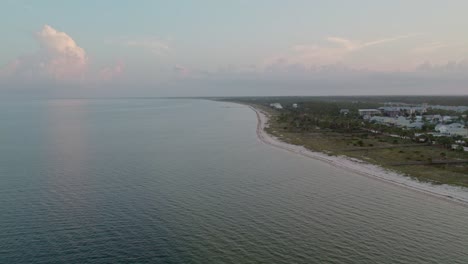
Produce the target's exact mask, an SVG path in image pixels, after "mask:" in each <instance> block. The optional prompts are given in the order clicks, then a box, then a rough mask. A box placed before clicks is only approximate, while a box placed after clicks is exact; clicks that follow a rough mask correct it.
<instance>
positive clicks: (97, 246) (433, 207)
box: [0, 99, 468, 263]
mask: <svg viewBox="0 0 468 264" xmlns="http://www.w3.org/2000/svg"><path fill="white" fill-rule="evenodd" d="M0 122H1V131H0V234H1V235H0V263H119V262H121V263H129V262H134V263H145V262H146V263H319V262H327V263H468V227H467V225H466V223H467V222H468V208H466V207H463V206H461V205H459V204H456V203H451V202H448V201H445V200H441V199H438V198H435V197H432V196H429V195H425V194H421V193H418V192H415V191H411V190H408V189H404V188H401V187H397V186H394V185H391V184H387V183H384V182H381V181H377V180H372V179H369V178H366V177H363V176H359V175H356V174H353V173H350V172H346V171H344V170H342V169H339V168H335V167H332V166H330V165H328V164H326V163H323V162H320V161H315V160H310V159H308V158H305V157H301V156H298V155H295V154H293V153H288V152H286V151H282V150H279V149H276V148H274V147H271V146H269V145H266V144H263V143H262V142H260V141H259V140H258V139H257V137H256V133H255V128H256V122H257V120H256V117H255V114H254V113H253V112H252V111H251V110H250V109H248V108H247V107H243V106H239V105H235V104H229V103H220V102H211V101H203V100H163V99H108V100H84V99H83V100H29V101H2V102H1V105H0Z"/></svg>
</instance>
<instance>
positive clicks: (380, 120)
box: [369, 116, 424, 129]
mask: <svg viewBox="0 0 468 264" xmlns="http://www.w3.org/2000/svg"><path fill="white" fill-rule="evenodd" d="M369 121H371V122H374V123H377V124H382V125H386V126H396V127H401V128H407V129H421V128H422V127H423V126H424V123H423V122H420V121H415V122H412V121H411V119H408V118H406V117H404V116H399V117H387V116H373V117H371V118H370V120H369Z"/></svg>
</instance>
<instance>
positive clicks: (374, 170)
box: [247, 105, 468, 207]
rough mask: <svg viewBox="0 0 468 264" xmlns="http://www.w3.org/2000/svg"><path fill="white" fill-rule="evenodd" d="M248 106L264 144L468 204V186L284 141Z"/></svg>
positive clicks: (265, 117) (265, 115) (260, 113)
mask: <svg viewBox="0 0 468 264" xmlns="http://www.w3.org/2000/svg"><path fill="white" fill-rule="evenodd" d="M247 106H248V107H249V108H250V109H251V110H253V111H254V112H255V114H256V116H257V128H256V133H257V138H258V139H259V140H260V141H261V142H263V143H264V144H267V145H270V146H272V147H276V148H279V149H282V150H285V151H288V152H291V153H294V154H297V155H301V156H303V157H307V158H311V159H314V160H319V161H322V162H326V163H327V164H329V165H331V166H333V167H337V168H340V169H343V170H346V171H350V172H353V173H355V174H358V175H361V176H364V177H368V178H371V179H374V180H379V181H382V182H386V183H389V184H393V185H396V186H400V187H403V188H407V189H411V190H414V191H418V192H421V193H424V194H426V195H431V196H434V197H437V198H440V199H443V200H447V201H451V202H456V203H457V204H461V205H463V206H467V207H468V189H467V188H463V187H456V186H449V185H433V184H431V183H426V182H419V181H416V180H414V179H411V178H409V177H407V176H405V175H402V174H399V173H397V172H394V171H390V170H388V169H385V168H382V167H380V166H377V165H374V164H371V163H368V162H365V161H362V160H358V159H355V158H350V157H346V156H329V155H327V154H324V153H321V152H316V151H312V150H309V149H306V148H305V147H304V146H299V145H293V144H289V143H287V142H284V141H281V140H280V139H278V138H277V137H275V136H272V135H270V134H268V133H267V132H266V131H265V127H267V126H268V120H269V114H268V113H266V112H264V111H262V110H260V109H258V108H255V107H254V106H252V105H247Z"/></svg>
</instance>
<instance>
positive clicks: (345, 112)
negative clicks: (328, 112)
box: [340, 109, 349, 115]
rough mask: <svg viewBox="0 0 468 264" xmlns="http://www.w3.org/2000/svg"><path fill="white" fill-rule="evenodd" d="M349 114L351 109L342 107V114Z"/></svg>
mask: <svg viewBox="0 0 468 264" xmlns="http://www.w3.org/2000/svg"><path fill="white" fill-rule="evenodd" d="M347 114H349V109H340V115H347Z"/></svg>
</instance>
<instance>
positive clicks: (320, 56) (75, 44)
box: [0, 0, 468, 98]
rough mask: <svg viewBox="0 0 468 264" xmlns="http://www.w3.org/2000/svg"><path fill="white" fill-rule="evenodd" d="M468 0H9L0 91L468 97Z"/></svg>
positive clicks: (0, 29) (100, 94)
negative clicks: (348, 0)
mask: <svg viewBox="0 0 468 264" xmlns="http://www.w3.org/2000/svg"><path fill="white" fill-rule="evenodd" d="M467 9H468V2H466V1H450V2H449V3H447V2H440V1H435V0H434V1H422V0H418V1H411V2H408V1H403V0H398V1H392V2H386V3H382V2H375V1H353V2H352V3H342V2H339V1H327V2H326V3H323V2H319V1H295V2H293V3H289V2H288V3H287V4H286V3H285V2H283V1H265V2H261V1H258V2H257V1H256V2H252V1H237V2H235V3H233V2H221V1H197V2H185V3H180V2H179V3H167V2H162V1H141V2H138V3H134V2H126V1H100V2H98V3H95V2H91V1H80V2H55V1H41V2H30V1H5V2H4V3H3V8H2V10H1V11H0V14H1V16H2V18H3V20H4V23H2V24H1V25H0V32H1V34H2V36H3V40H4V42H3V46H2V49H0V95H1V96H2V97H11V96H13V97H53V98H54V97H59V98H62V97H67V98H68V97H87V98H88V97H147V96H149V97H168V96H171V97H186V96H190V97H194V96H201V97H205V96H299V95H303V96H316V95H318V96H326V95H331V96H334V95H401V94H406V95H466V94H468V92H467V91H468V89H467V87H466V83H467V82H468V37H466V34H464V32H465V29H466V27H467V26H468V18H466V16H465V14H464V11H465V10H467Z"/></svg>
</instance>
